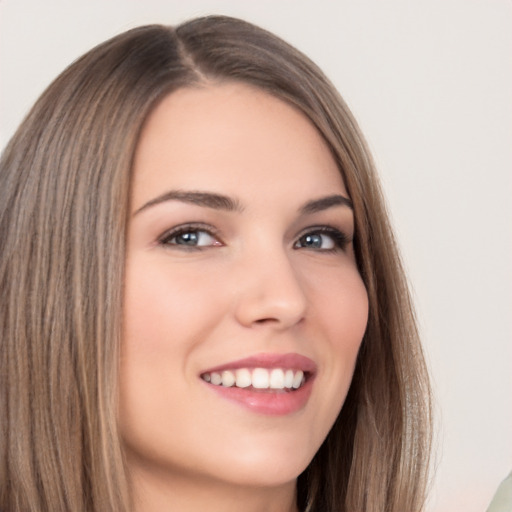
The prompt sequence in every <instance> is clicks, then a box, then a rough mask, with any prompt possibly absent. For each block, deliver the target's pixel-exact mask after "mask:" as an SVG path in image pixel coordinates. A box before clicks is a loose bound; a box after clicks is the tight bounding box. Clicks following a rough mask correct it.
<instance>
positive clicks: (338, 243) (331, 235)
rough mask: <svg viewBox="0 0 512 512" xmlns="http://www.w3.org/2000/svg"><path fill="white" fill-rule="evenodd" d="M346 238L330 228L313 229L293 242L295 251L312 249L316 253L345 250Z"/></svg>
mask: <svg viewBox="0 0 512 512" xmlns="http://www.w3.org/2000/svg"><path fill="white" fill-rule="evenodd" d="M348 243H349V239H348V237H347V236H346V235H345V234H344V233H342V232H341V231H339V230H338V229H334V228H330V227H327V226H325V227H320V228H314V229H312V230H311V231H309V232H307V233H305V234H303V235H302V236H300V237H299V239H298V240H297V241H296V242H295V245H294V248H295V249H312V250H317V251H331V252H332V251H336V250H338V249H345V247H346V246H347V244H348Z"/></svg>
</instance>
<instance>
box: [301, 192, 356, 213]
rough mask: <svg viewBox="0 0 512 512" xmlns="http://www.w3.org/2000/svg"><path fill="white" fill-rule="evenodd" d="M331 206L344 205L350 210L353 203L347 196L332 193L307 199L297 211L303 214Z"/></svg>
mask: <svg viewBox="0 0 512 512" xmlns="http://www.w3.org/2000/svg"><path fill="white" fill-rule="evenodd" d="M333 206H346V207H348V208H350V209H351V210H353V209H354V205H353V204H352V201H351V200H350V199H349V198H348V197H345V196H342V195H341V194H334V195H332V196H326V197H321V198H320V199H313V200H312V201H308V202H307V203H306V204H304V205H303V206H302V207H301V208H300V210H299V211H300V213H301V214H303V215H308V214H312V213H317V212H321V211H323V210H327V209H328V208H332V207H333Z"/></svg>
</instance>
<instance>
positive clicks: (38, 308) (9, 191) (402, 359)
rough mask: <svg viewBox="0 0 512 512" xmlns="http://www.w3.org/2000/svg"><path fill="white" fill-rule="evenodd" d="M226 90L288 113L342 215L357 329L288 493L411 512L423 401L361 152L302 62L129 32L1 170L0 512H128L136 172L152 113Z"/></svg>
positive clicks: (246, 28)
mask: <svg viewBox="0 0 512 512" xmlns="http://www.w3.org/2000/svg"><path fill="white" fill-rule="evenodd" d="M222 80H231V81H233V80H234V81H242V82H245V83H249V84H252V85H254V86H256V87H258V88H260V89H263V90H265V91H267V92H269V93H270V94H273V95H275V96H276V97H278V98H281V99H282V100H284V101H286V102H289V103H291V104H293V105H295V106H296V107H297V108H298V109H300V110H301V111H302V112H303V113H304V114H305V115H306V116H307V117H308V118H309V119H310V120H311V122H312V123H313V124H314V125H315V126H316V127H317V129H318V130H319V132H320V133H321V134H322V135H323V137H324V138H325V140H326V141H327V143H328V144H329V146H330V148H331V150H332V153H333V156H334V158H335V159H336V161H337V163H338V166H339V169H340V172H341V173H342V175H343V178H344V180H345V184H346V187H347V190H348V192H349V194H350V197H351V199H352V201H353V204H354V213H355V222H356V239H355V249H356V256H357V261H358V265H359V269H360V272H361V275H362V277H363V280H364V283H365V285H366V288H367V290H368V295H369V301H370V313H369V321H368V327H367V330H366V334H365V337H364V340H363V343H362V346H361V350H360V353H359V356H358V361H357V365H356V370H355V374H354V378H353V382H352V385H351V388H350V390H349V393H348V396H347V399H346V401H345V404H344V406H343V409H342V411H341V413H340V415H339V417H338V419H337V421H336V423H335V425H334V427H333V428H332V430H331V432H330V433H329V435H328V437H327V439H326V440H325V442H324V444H323V445H322V447H321V448H320V450H319V451H318V453H317V455H316V456H315V458H314V459H313V461H312V462H311V464H310V465H309V467H308V468H307V469H306V471H305V472H304V473H303V474H302V475H300V476H299V479H298V505H299V508H300V509H301V510H305V511H308V512H313V511H317V512H320V511H321V512H326V511H347V512H348V511H350V512H353V511H361V512H363V511H364V512H383V511H389V512H391V511H394V512H404V511H408V512H414V511H419V510H420V509H421V508H422V505H423V502H424V499H425V482H426V477H427V466H428V460H429V449H430V390H429V384H428V378H427V372H426V369H425V364H424V360H423V356H422V351H421V347H420V343H419V339H418V333H417V329H416V324H415V319H414V314H413V309H412V306H411V301H410V296H409V292H408V287H407V283H406V280H405V277H404V273H403V270H402V266H401V263H400V258H399V255H398V252H397V249H396V244H395V241H394V238H393V234H392V231H391V228H390V226H389V223H388V215H387V213H386V209H385V205H384V201H383V199H382V196H381V192H380V187H379V183H378V179H377V177H376V175H375V172H374V167H373V164H372V160H371V157H370V154H369V151H368V149H367V147H366V144H365V142H364V139H363V137H362V135H361V133H360V131H359V129H358V127H357V124H356V122H355V120H354V118H353V117H352V115H351V114H350V112H349V110H348V108H347V107H346V105H345V104H344V102H343V100H342V99H341V97H340V96H339V95H338V93H337V92H336V90H335V89H334V87H333V86H332V85H331V84H330V82H329V81H328V80H327V79H326V77H325V76H324V75H323V74H322V72H321V71H320V70H319V69H318V68H317V67H316V66H315V65H314V64H313V63H312V62H311V61H310V60H309V59H308V58H307V57H305V56H304V55H303V54H301V53H300V52H299V51H297V50H296V49H294V48H293V47H291V46H289V45H288V44H286V43H285V42H283V41H282V40H280V39H279V38H277V37H276V36H274V35H272V34H270V33H268V32H266V31H264V30H262V29H260V28H258V27H255V26H253V25H251V24H249V23H246V22H243V21H240V20H236V19H233V18H227V17H213V16H212V17H206V18H200V19H196V20H192V21H191V22H188V23H185V24H183V25H181V26H178V27H177V28H172V27H164V26H158V25H153V26H146V27H140V28H137V29H134V30H131V31H128V32H126V33H124V34H121V35H119V36H117V37H114V38H113V39H111V40H110V41H107V42H106V43H103V44H101V45H99V46H98V47H96V48H94V49H93V50H91V51H90V52H89V53H87V54H86V55H84V56H83V57H82V58H80V59H79V60H77V61H76V62H75V63H74V64H72V65H71V66H70V67H69V68H68V69H67V70H65V71H64V72H63V73H62V74H61V75H60V76H59V77H58V78H57V79H56V80H55V82H54V83H53V84H51V85H50V87H49V88H48V89H47V90H46V92H45V93H44V94H43V95H42V97H41V98H40V99H39V101H38V102H37V103H36V105H35V106H34V107H33V109H32V111H31V112H30V113H29V114H28V116H27V118H26V119H25V120H24V122H23V123H22V125H21V126H20V128H19V129H18V131H17V132H16V134H15V135H14V137H13V138H12V140H11V141H10V143H9V145H8V146H7V148H6V150H5V152H4V154H3V157H2V160H1V168H0V239H1V249H0V250H1V254H0V290H1V295H0V336H1V338H0V343H1V350H0V358H1V359H0V410H1V419H0V422H1V438H0V509H1V510H9V511H38V512H39V511H52V512H53V511H69V510H73V511H76V512H79V511H84V512H85V511H91V510H97V511H101V512H104V511H112V512H113V511H116V512H118V511H128V510H130V496H129V492H128V485H127V481H128V478H129V476H127V475H126V468H125V464H124V461H123V450H122V444H121V442H120V439H119V435H118V432H117V427H116V407H117V396H118V390H117V367H118V359H119V344H120V338H121V336H120V329H121V310H122V297H123V273H124V252H125V234H126V224H127V217H128V215H127V212H128V204H129V194H130V173H131V167H132V159H133V155H134V151H135V147H136V144H137V141H138V137H139V133H140V130H141V128H142V125H143V123H144V120H145V119H146V118H147V116H148V115H149V113H150V112H151V111H152V109H153V108H154V107H155V105H156V104H157V103H158V102H159V100H161V99H162V98H163V97H164V96H165V95H167V94H169V93H170V92H172V91H173V90H176V89H178V88H181V87H187V86H191V85H194V84H202V83H205V82H208V81H222Z"/></svg>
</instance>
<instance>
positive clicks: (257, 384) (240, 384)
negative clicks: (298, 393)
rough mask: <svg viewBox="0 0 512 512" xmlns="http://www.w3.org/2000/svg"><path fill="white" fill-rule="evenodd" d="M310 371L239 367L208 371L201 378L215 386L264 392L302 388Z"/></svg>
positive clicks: (289, 390)
mask: <svg viewBox="0 0 512 512" xmlns="http://www.w3.org/2000/svg"><path fill="white" fill-rule="evenodd" d="M308 376H309V372H304V371H302V370H294V369H291V368H272V369H267V368H238V369H236V370H223V371H219V372H215V371H212V372H206V373H203V374H201V379H203V380H204V381H205V382H208V383H209V384H212V385H214V386H219V387H224V388H240V389H247V390H251V391H262V392H265V391H267V392H291V391H295V390H297V389H300V388H301V387H302V386H304V384H305V383H306V381H307V380H308Z"/></svg>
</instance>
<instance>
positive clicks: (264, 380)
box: [252, 368, 270, 389]
mask: <svg viewBox="0 0 512 512" xmlns="http://www.w3.org/2000/svg"><path fill="white" fill-rule="evenodd" d="M269 384H270V376H269V374H268V370H265V368H255V369H254V370H253V371H252V387H253V388H256V389H267V388H268V387H269Z"/></svg>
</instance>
